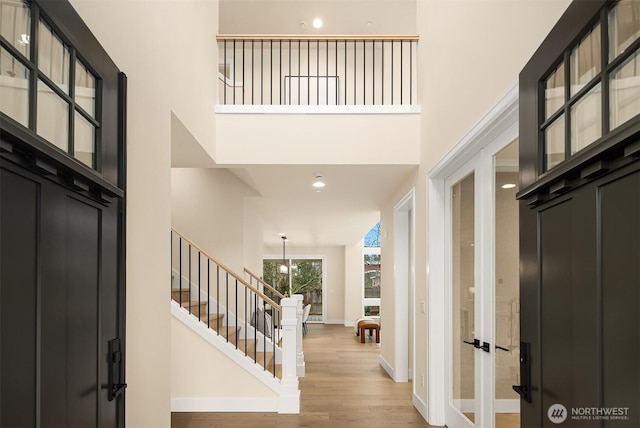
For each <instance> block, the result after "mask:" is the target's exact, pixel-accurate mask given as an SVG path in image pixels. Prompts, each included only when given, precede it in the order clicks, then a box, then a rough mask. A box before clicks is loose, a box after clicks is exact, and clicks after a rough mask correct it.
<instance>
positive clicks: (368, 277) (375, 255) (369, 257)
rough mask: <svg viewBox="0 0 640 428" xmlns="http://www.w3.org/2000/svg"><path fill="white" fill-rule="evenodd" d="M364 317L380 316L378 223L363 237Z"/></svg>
mask: <svg viewBox="0 0 640 428" xmlns="http://www.w3.org/2000/svg"><path fill="white" fill-rule="evenodd" d="M363 262H364V263H363V264H364V273H363V283H364V299H363V305H364V315H365V316H377V315H379V314H380V285H381V284H380V281H381V276H380V222H378V223H376V224H375V225H374V226H373V227H372V228H371V230H370V231H369V232H368V233H367V234H366V235H365V237H364V249H363Z"/></svg>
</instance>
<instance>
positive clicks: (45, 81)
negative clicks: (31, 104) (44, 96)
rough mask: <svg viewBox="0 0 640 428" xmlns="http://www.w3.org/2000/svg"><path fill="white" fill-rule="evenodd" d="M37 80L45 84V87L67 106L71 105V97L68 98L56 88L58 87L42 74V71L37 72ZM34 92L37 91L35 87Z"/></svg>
mask: <svg viewBox="0 0 640 428" xmlns="http://www.w3.org/2000/svg"><path fill="white" fill-rule="evenodd" d="M37 74H38V79H39V80H40V81H42V82H43V83H46V85H47V86H48V87H49V88H50V89H51V90H52V91H53V92H54V93H55V94H56V95H57V96H58V97H60V98H62V99H63V100H64V101H66V102H67V104H69V105H71V104H72V103H73V100H72V99H71V97H70V96H69V94H66V93H65V92H64V91H63V90H62V89H60V87H58V85H57V84H56V83H55V82H54V81H53V80H51V79H50V78H49V77H48V76H47V75H46V74H44V73H43V72H42V71H40V70H38V73H37ZM35 89H36V91H37V86H36V88H35Z"/></svg>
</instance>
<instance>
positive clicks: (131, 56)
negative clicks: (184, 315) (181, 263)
mask: <svg viewBox="0 0 640 428" xmlns="http://www.w3.org/2000/svg"><path fill="white" fill-rule="evenodd" d="M71 3H72V4H73V6H74V7H75V8H76V10H77V11H78V13H79V14H80V16H81V17H82V19H83V20H84V21H85V22H86V23H87V25H88V26H89V28H90V29H91V31H92V32H93V33H94V34H95V36H96V37H97V39H98V41H100V43H101V44H102V45H103V46H104V48H105V49H106V51H107V52H108V53H109V55H110V56H111V57H112V59H113V60H114V61H115V63H116V64H117V65H118V67H119V68H120V69H121V70H122V71H124V72H125V73H126V74H127V76H128V106H127V107H128V117H127V121H128V123H127V125H128V128H127V139H128V141H127V144H128V153H127V157H128V159H127V160H128V165H127V179H128V182H127V361H126V363H127V384H128V388H127V395H126V397H127V398H126V400H127V414H126V418H127V420H126V423H127V426H129V427H149V426H153V427H169V426H170V422H171V421H170V400H169V398H170V379H171V375H170V342H171V335H170V331H171V330H170V323H169V321H170V312H169V299H168V298H167V297H168V294H167V293H166V288H164V287H163V286H162V285H163V284H166V285H167V286H168V283H169V282H168V281H169V275H168V269H167V267H168V265H169V239H168V237H169V228H170V226H171V173H170V163H171V158H170V156H171V127H170V122H171V120H170V117H171V112H172V111H173V112H174V113H175V114H176V116H178V117H180V119H181V120H182V121H183V123H184V124H185V125H186V126H187V127H188V128H189V131H190V132H191V133H192V134H193V135H194V136H195V137H196V138H197V139H198V140H199V141H200V143H201V144H202V145H203V146H204V147H206V148H209V149H211V150H212V148H213V135H214V129H213V125H212V124H213V121H212V120H211V119H212V117H213V116H212V108H213V107H212V103H211V101H210V100H213V99H215V97H216V92H215V91H216V88H215V81H214V79H211V72H210V70H212V69H214V68H215V66H216V64H217V50H216V47H215V43H213V41H214V40H215V34H216V31H217V25H216V23H217V16H218V10H217V5H218V2H217V0H212V1H207V2H203V1H191V0H183V1H145V0H136V1H133V0H129V1H117V2H114V1H106V0H72V1H71ZM185 47H189V49H185ZM194 52H197V55H195V54H193V53H194ZM150 321H152V324H149V323H150ZM151 325H152V327H150V326H151Z"/></svg>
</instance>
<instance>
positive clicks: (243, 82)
mask: <svg viewBox="0 0 640 428" xmlns="http://www.w3.org/2000/svg"><path fill="white" fill-rule="evenodd" d="M244 51H245V49H244V40H243V41H242V105H244V85H245V81H246V78H245V76H244V63H245V60H244Z"/></svg>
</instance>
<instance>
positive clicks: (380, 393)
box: [171, 324, 431, 428]
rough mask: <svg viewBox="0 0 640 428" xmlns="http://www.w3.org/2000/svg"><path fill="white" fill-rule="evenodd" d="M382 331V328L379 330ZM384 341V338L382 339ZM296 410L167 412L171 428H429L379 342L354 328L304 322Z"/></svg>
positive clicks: (408, 385)
mask: <svg viewBox="0 0 640 428" xmlns="http://www.w3.org/2000/svg"><path fill="white" fill-rule="evenodd" d="M381 334H384V331H382V332H381ZM382 340H384V338H383V339H382ZM304 355H305V360H306V376H305V377H304V378H300V391H301V399H300V414H299V415H279V414H276V413H173V414H172V415H171V426H172V427H174V428H204V427H219V428H253V427H256V428H294V427H317V428H324V427H330V428H350V427H354V428H355V427H357V428H361V427H371V428H386V427H396V428H400V427H409V426H410V427H429V426H431V425H429V424H427V423H426V422H425V421H424V419H423V418H422V416H420V414H419V413H418V411H417V410H416V409H415V408H414V407H413V404H412V402H411V383H395V382H393V381H392V380H391V378H389V376H388V375H387V373H386V372H385V371H384V369H383V368H382V367H380V364H379V363H378V359H379V356H380V345H379V344H376V343H375V336H374V337H373V338H370V337H369V336H368V335H367V340H366V343H364V344H362V343H360V338H359V337H357V336H356V335H355V331H354V329H353V328H352V327H351V328H348V327H343V326H337V325H322V324H309V332H308V334H307V335H306V336H305V338H304Z"/></svg>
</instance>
